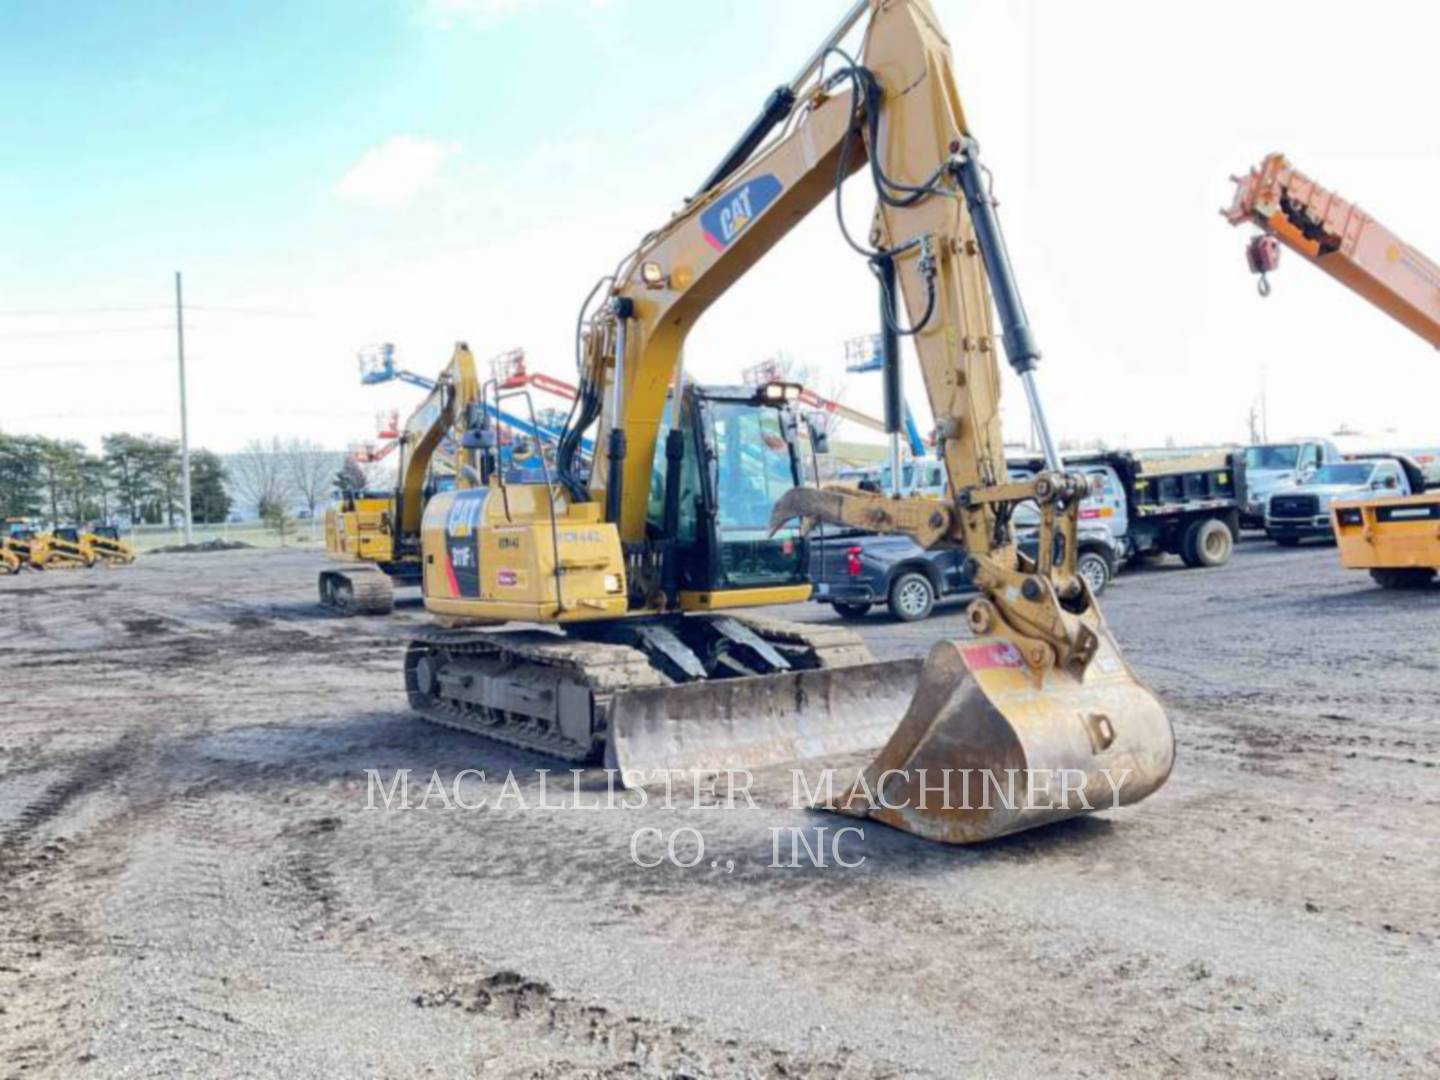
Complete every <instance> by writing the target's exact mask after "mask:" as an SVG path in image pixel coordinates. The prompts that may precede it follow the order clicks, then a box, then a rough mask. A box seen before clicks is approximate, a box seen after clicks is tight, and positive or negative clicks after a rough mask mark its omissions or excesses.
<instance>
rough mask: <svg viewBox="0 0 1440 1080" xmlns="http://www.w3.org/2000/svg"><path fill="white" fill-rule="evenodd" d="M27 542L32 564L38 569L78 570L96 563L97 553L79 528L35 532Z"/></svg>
mask: <svg viewBox="0 0 1440 1080" xmlns="http://www.w3.org/2000/svg"><path fill="white" fill-rule="evenodd" d="M27 542H28V544H29V553H30V565H31V566H33V567H35V568H36V569H37V570H78V569H88V568H89V567H92V566H94V565H95V558H96V556H95V553H94V552H93V551H91V550H90V549H89V548H88V547H87V546H86V544H85V541H84V538H83V537H82V536H81V534H80V530H79V529H75V528H61V529H52V530H51V531H49V532H43V533H33V534H31V536H30V537H29V538H28V541H27Z"/></svg>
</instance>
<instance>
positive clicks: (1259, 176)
mask: <svg viewBox="0 0 1440 1080" xmlns="http://www.w3.org/2000/svg"><path fill="white" fill-rule="evenodd" d="M1231 179H1232V180H1234V181H1235V185H1236V187H1235V199H1234V201H1233V202H1232V203H1231V204H1230V208H1229V209H1228V210H1222V211H1221V213H1222V214H1224V215H1225V218H1226V220H1228V221H1229V222H1230V224H1232V225H1239V224H1241V223H1243V222H1247V221H1248V222H1250V223H1251V224H1254V225H1257V226H1259V228H1260V229H1261V230H1262V235H1260V236H1257V237H1255V238H1254V239H1253V240H1252V241H1251V242H1250V246H1249V248H1248V249H1247V255H1248V257H1249V261H1250V269H1251V271H1252V272H1253V273H1256V274H1259V275H1260V293H1261V295H1262V296H1263V295H1266V294H1268V293H1269V291H1270V290H1269V284H1268V281H1267V279H1266V276H1265V275H1266V274H1267V273H1268V272H1269V271H1271V270H1274V269H1275V267H1276V266H1277V265H1278V263H1279V257H1280V245H1281V244H1283V245H1284V246H1285V247H1287V248H1289V249H1290V250H1291V251H1296V252H1299V253H1300V255H1302V256H1304V257H1305V258H1306V259H1307V260H1309V261H1310V262H1311V263H1313V264H1315V265H1316V266H1318V267H1319V268H1320V269H1321V270H1323V271H1325V273H1327V274H1329V275H1330V276H1331V277H1333V278H1334V279H1335V280H1336V281H1338V282H1340V283H1341V284H1342V285H1344V286H1346V287H1347V288H1349V289H1350V290H1352V291H1353V292H1355V293H1358V294H1359V295H1360V296H1362V297H1363V298H1364V299H1366V300H1368V301H1369V302H1370V303H1372V304H1374V305H1375V306H1376V307H1378V308H1379V309H1380V310H1381V311H1383V312H1385V313H1386V314H1387V315H1389V316H1390V317H1391V318H1393V319H1395V320H1396V321H1397V322H1400V323H1402V324H1403V325H1404V326H1406V327H1408V328H1409V329H1411V330H1413V331H1414V332H1415V333H1416V334H1418V335H1420V337H1422V338H1424V339H1425V340H1426V341H1428V342H1429V343H1430V344H1431V345H1433V346H1434V347H1435V348H1437V349H1440V265H1436V263H1435V262H1434V261H1433V260H1431V259H1429V258H1427V257H1426V256H1425V255H1423V254H1422V253H1421V252H1419V251H1417V250H1416V249H1415V248H1413V247H1411V246H1410V245H1409V244H1407V243H1406V242H1405V241H1404V240H1402V239H1400V237H1399V236H1397V235H1396V234H1395V233H1394V232H1392V231H1391V230H1389V229H1387V228H1386V227H1385V226H1384V225H1381V224H1380V223H1379V222H1378V221H1376V220H1375V219H1374V218H1373V217H1371V216H1370V215H1369V214H1367V213H1365V212H1364V211H1363V210H1361V209H1360V208H1359V207H1358V206H1356V205H1355V204H1354V203H1350V202H1346V201H1345V200H1344V199H1342V198H1340V197H1339V196H1338V195H1336V194H1335V193H1333V192H1331V191H1327V190H1326V189H1325V188H1323V187H1321V186H1320V185H1319V184H1317V183H1315V181H1313V180H1311V179H1310V178H1309V177H1308V176H1306V175H1305V174H1304V173H1302V172H1300V170H1298V169H1296V168H1295V167H1294V166H1292V165H1291V164H1290V162H1289V161H1287V160H1286V158H1285V156H1284V155H1283V154H1271V155H1269V156H1268V157H1267V158H1266V159H1265V160H1264V161H1262V162H1261V163H1260V165H1259V166H1258V167H1256V168H1254V169H1251V170H1250V172H1249V173H1248V174H1247V175H1245V176H1233V177H1231Z"/></svg>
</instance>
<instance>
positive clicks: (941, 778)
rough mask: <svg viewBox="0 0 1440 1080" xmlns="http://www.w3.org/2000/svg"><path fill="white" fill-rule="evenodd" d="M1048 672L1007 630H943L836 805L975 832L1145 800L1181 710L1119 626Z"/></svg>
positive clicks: (937, 834) (932, 829)
mask: <svg viewBox="0 0 1440 1080" xmlns="http://www.w3.org/2000/svg"><path fill="white" fill-rule="evenodd" d="M1099 634H1100V647H1099V651H1098V652H1097V654H1096V656H1095V658H1094V660H1093V661H1092V662H1091V664H1090V666H1089V668H1088V669H1087V671H1086V673H1085V675H1084V676H1083V678H1080V679H1077V678H1075V677H1074V676H1072V675H1070V674H1068V673H1066V672H1063V671H1060V670H1058V669H1050V670H1048V671H1047V672H1045V674H1044V676H1043V681H1042V682H1037V679H1036V676H1035V674H1034V673H1032V672H1031V671H1030V670H1029V669H1028V668H1027V667H1026V665H1025V663H1024V661H1023V659H1022V658H1021V656H1020V653H1019V651H1018V650H1017V649H1015V647H1014V646H1013V645H1011V644H1010V643H1009V642H1008V641H1005V640H1004V639H1002V638H996V637H986V638H978V639H975V640H974V641H942V642H939V643H937V644H936V645H935V646H934V647H933V648H932V649H931V651H930V656H929V657H928V658H927V659H926V661H925V667H924V669H923V670H922V672H921V674H920V681H919V685H918V687H916V690H915V696H914V698H913V699H912V700H911V702H910V707H909V709H908V710H907V711H906V713H905V716H904V719H902V720H901V721H900V725H899V727H897V728H896V729H895V731H894V734H892V735H891V736H890V739H889V741H888V742H887V743H886V744H885V746H884V748H883V749H882V750H881V751H880V753H879V754H878V755H877V756H876V757H875V759H874V761H872V762H871V763H870V765H869V766H867V767H866V768H865V770H864V772H863V773H862V774H861V777H860V779H859V781H858V782H857V783H856V785H855V786H854V787H853V788H851V789H850V791H849V792H847V793H846V794H845V795H843V796H841V797H839V798H837V799H836V800H835V801H834V802H833V803H831V804H830V808H831V809H834V810H838V811H840V812H842V813H848V814H852V815H855V816H859V817H870V818H873V819H875V820H877V821H881V822H883V823H885V824H886V825H892V826H894V827H895V828H897V829H903V830H905V831H906V832H910V833H914V834H916V835H917V836H921V837H924V838H925V839H927V840H938V841H941V842H943V843H951V844H969V843H975V842H977V841H982V840H989V839H993V838H994V837H997V836H1004V835H1005V834H1007V833H1013V832H1020V831H1021V830H1023V829H1031V828H1034V827H1036V826H1037V825H1045V824H1049V823H1051V822H1054V821H1059V820H1061V819H1063V818H1068V817H1074V816H1075V815H1077V814H1084V813H1088V812H1090V811H1091V810H1103V809H1109V808H1110V807H1113V806H1123V805H1126V804H1128V803H1134V802H1138V801H1139V800H1141V799H1143V798H1145V796H1147V795H1149V794H1150V793H1151V792H1152V791H1154V790H1155V789H1156V788H1158V787H1160V785H1161V784H1163V783H1164V782H1165V779H1166V777H1168V776H1169V775H1170V767H1171V765H1172V764H1173V763H1174V760H1175V739H1174V735H1173V733H1172V731H1171V729H1170V721H1169V719H1168V718H1167V717H1166V715H1165V712H1164V710H1163V709H1162V708H1161V706H1160V702H1159V700H1158V699H1157V698H1156V697H1155V695H1154V694H1153V693H1152V692H1151V691H1150V690H1149V689H1148V688H1147V687H1146V686H1145V685H1144V684H1142V683H1141V682H1140V680H1139V679H1138V678H1136V676H1135V674H1134V673H1133V672H1132V671H1131V670H1130V668H1129V667H1128V666H1127V665H1126V663H1125V661H1124V659H1123V658H1122V657H1121V655H1120V651H1119V649H1118V648H1117V647H1116V645H1115V642H1114V640H1113V639H1112V638H1111V637H1110V633H1109V631H1108V629H1105V628H1104V627H1103V626H1102V627H1101V628H1100V629H1099Z"/></svg>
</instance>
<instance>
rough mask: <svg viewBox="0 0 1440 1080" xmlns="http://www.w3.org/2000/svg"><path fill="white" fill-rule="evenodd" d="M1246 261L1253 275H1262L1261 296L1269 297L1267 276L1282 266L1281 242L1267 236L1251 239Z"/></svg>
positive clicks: (1246, 251)
mask: <svg viewBox="0 0 1440 1080" xmlns="http://www.w3.org/2000/svg"><path fill="white" fill-rule="evenodd" d="M1245 261H1246V262H1247V263H1248V264H1249V265H1250V272H1251V273H1252V274H1259V275H1260V284H1259V289H1260V295H1261V296H1269V295H1270V279H1269V278H1268V277H1266V275H1267V274H1268V273H1270V271H1272V270H1275V269H1278V268H1279V266H1280V241H1278V240H1276V239H1275V237H1273V236H1268V235H1265V234H1261V235H1260V236H1255V237H1251V239H1250V242H1249V243H1248V244H1246V245H1245Z"/></svg>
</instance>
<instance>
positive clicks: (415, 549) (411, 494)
mask: <svg viewBox="0 0 1440 1080" xmlns="http://www.w3.org/2000/svg"><path fill="white" fill-rule="evenodd" d="M479 399H480V381H479V378H478V376H477V375H476V373H475V358H474V356H473V355H472V354H471V352H470V349H469V347H468V346H467V345H465V343H464V342H461V343H459V344H457V345H456V346H455V352H454V355H453V356H452V357H451V359H450V362H449V364H448V365H446V368H445V370H444V371H443V372H441V373H440V377H439V378H438V379H437V380H436V381H435V386H434V387H433V388H432V389H431V390H430V392H429V394H427V395H426V397H425V400H424V401H422V402H421V403H420V406H419V408H417V409H416V410H415V411H414V412H413V413H412V414H411V415H410V418H409V419H408V420H406V422H405V430H404V431H403V432H402V433H401V435H400V438H399V444H400V453H399V480H398V487H397V488H396V490H395V491H394V492H384V493H381V492H347V493H345V494H344V495H342V496H341V498H340V500H339V502H338V504H337V505H336V506H333V507H331V508H330V509H329V510H327V511H326V513H325V551H326V554H328V555H329V556H330V558H332V559H335V560H336V561H338V562H343V563H348V564H351V565H349V566H347V567H346V568H345V569H343V570H322V571H321V572H320V602H321V603H322V604H324V605H325V606H326V607H330V608H333V609H335V610H337V611H341V612H344V613H346V614H358V615H386V614H389V613H390V612H391V611H392V610H394V607H395V585H394V583H395V582H397V581H398V582H400V583H401V584H405V585H415V584H419V582H420V576H421V575H420V518H421V513H422V511H423V509H424V506H425V501H426V499H427V498H429V496H430V495H431V494H432V493H433V490H434V487H435V484H436V483H437V476H436V471H437V470H436V469H434V468H433V466H435V465H436V464H439V463H441V461H440V458H439V457H438V456H437V451H438V450H439V449H440V447H441V445H442V443H443V442H444V440H445V438H446V436H447V435H453V434H455V433H456V430H457V426H458V424H459V422H460V419H461V417H463V416H464V415H465V414H466V411H467V409H468V408H469V407H470V406H471V405H472V404H473V403H474V402H476V401H478V400H479ZM444 464H445V465H446V468H445V470H443V471H445V472H446V473H447V474H448V473H453V472H454V471H455V463H453V462H445V463H444ZM446 479H447V481H448V480H450V479H453V477H450V476H448V475H447V477H446Z"/></svg>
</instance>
